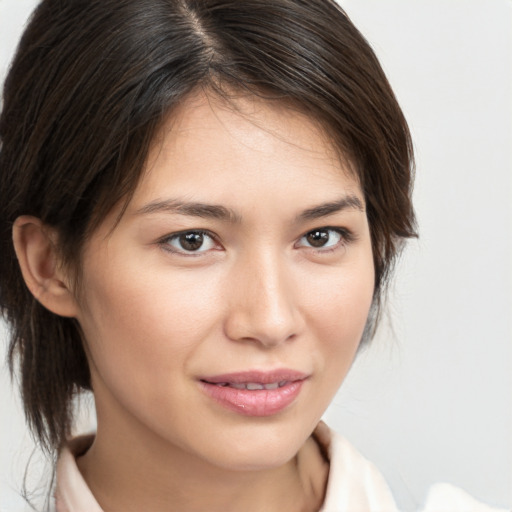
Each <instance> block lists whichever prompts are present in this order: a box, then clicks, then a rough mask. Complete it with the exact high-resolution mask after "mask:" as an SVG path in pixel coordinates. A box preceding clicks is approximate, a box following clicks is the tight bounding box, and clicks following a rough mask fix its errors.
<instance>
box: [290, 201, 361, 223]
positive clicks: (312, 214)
mask: <svg viewBox="0 0 512 512" xmlns="http://www.w3.org/2000/svg"><path fill="white" fill-rule="evenodd" d="M349 209H353V210H359V211H361V212H364V206H363V203H362V202H361V200H360V199H359V197H357V196H354V195H348V196H344V197H342V198H341V199H339V200H337V201H331V202H329V203H324V204H320V205H318V206H314V207H313V208H308V209H307V210H304V211H303V212H302V213H300V214H299V215H298V216H297V220H298V221H306V220H314V219H319V218H321V217H327V216H328V215H332V214H334V213H338V212H341V211H343V210H349Z"/></svg>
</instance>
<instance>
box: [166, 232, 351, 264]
mask: <svg viewBox="0 0 512 512" xmlns="http://www.w3.org/2000/svg"><path fill="white" fill-rule="evenodd" d="M325 231H327V232H334V233H336V234H337V235H339V236H340V240H339V242H337V243H336V244H335V245H333V246H332V247H327V248H325V247H318V248H316V247H313V246H299V247H305V248H306V249H309V250H311V251H313V252H314V253H317V254H328V253H332V252H335V251H336V250H338V249H340V248H342V247H346V246H347V245H349V244H350V243H352V242H354V241H355V240H356V236H355V234H354V233H353V232H351V231H350V230H348V229H346V228H339V227H333V226H322V227H319V228H314V229H310V230H309V231H307V232H306V233H304V234H303V235H301V236H300V237H299V239H298V241H297V242H296V243H295V245H294V247H295V246H296V245H297V244H298V242H299V241H300V240H302V239H303V238H305V237H306V236H308V235H310V234H311V233H314V232H325ZM189 234H190V235H192V234H193V235H202V236H203V237H208V238H210V239H211V241H212V243H215V244H218V245H220V243H219V242H218V238H217V236H216V235H214V234H213V233H212V232H210V231H207V230H203V229H189V230H185V231H179V232H176V233H172V234H170V235H166V236H165V237H163V238H161V239H160V240H159V241H158V245H159V246H160V247H162V249H163V250H164V251H167V252H170V253H172V254H178V255H180V256H185V257H198V256H201V255H203V254H205V253H207V252H209V250H210V249H207V250H202V251H187V250H185V249H181V250H180V249H175V248H172V247H171V245H170V242H171V241H173V240H178V239H179V237H181V236H183V235H189Z"/></svg>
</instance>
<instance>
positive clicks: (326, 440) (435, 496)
mask: <svg viewBox="0 0 512 512" xmlns="http://www.w3.org/2000/svg"><path fill="white" fill-rule="evenodd" d="M314 437H315V439H316V440H317V442H318V443H319V445H320V446H321V447H322V449H323V451H324V454H325V456H326V457H327V458H328V460H329V462H330V470H329V479H328V482H327V489H326V495H325V501H324V505H323V507H322V509H321V511H320V512H340V511H341V510H350V512H399V510H398V508H397V505H396V503H395V501H394V499H393V496H392V493H391V490H390V488H389V487H388V485H387V484H386V481H385V480H384V477H383V476H382V474H381V473H380V471H379V470H378V469H377V467H376V466H375V465H374V464H373V463H372V462H370V461H369V460H368V459H366V458H365V457H364V456H363V455H361V453H359V451H358V450H356V448H354V447H353V446H352V445H351V444H350V443H349V442H348V441H347V440H346V439H345V438H344V437H342V436H341V435H339V434H337V433H336V432H334V431H332V430H331V429H329V428H328V427H327V426H326V425H325V424H324V423H320V424H319V425H318V427H317V429H316V430H315V432H314ZM419 512H507V511H506V510H504V509H497V508H493V507H490V506H488V505H485V504H484V503H481V502H479V501H477V500H475V499H474V498H472V497H471V496H470V495H469V494H468V493H466V492H465V491H463V490H461V489H458V488H456V487H454V486H452V485H450V484H436V485H434V486H432V488H431V489H430V491H429V493H428V495H427V499H426V502H425V504H424V506H423V507H422V508H421V509H420V511H419Z"/></svg>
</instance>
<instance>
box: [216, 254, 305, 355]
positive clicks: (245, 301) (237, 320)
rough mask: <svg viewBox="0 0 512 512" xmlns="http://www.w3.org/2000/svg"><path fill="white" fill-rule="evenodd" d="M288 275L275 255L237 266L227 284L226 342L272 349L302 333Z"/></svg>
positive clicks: (250, 260)
mask: <svg viewBox="0 0 512 512" xmlns="http://www.w3.org/2000/svg"><path fill="white" fill-rule="evenodd" d="M291 274H292V273H291V271H290V269H287V268H286V265H284V263H283V262H281V261H279V257H278V256H277V255H271V254H266V255H262V256H253V257H251V258H248V261H245V262H239V264H238V265H237V266H236V269H235V270H234V271H233V274H232V276H231V279H230V284H229V286H230V293H229V299H228V302H229V311H228V313H227V316H226V319H225V333H226V335H227V336H228V338H230V339H232V340H235V341H250V342H254V343H258V344H259V345H261V346H263V347H268V348H271V347H275V346H277V345H279V344H281V343H283V342H286V341H290V340H292V339H294V338H295V337H297V336H298V335H299V334H300V333H301V331H302V328H303V321H302V316H301V314H300V309H299V307H298V300H297V294H296V293H294V286H293V277H292V275H291Z"/></svg>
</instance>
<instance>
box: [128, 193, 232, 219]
mask: <svg viewBox="0 0 512 512" xmlns="http://www.w3.org/2000/svg"><path fill="white" fill-rule="evenodd" d="M150 213H171V214H178V215H187V216H192V217H201V218H203V219H219V220H223V221H226V222H230V223H233V224H235V223H240V221H241V217H240V216H239V215H238V214H237V213H236V212H234V211H233V210H231V209H229V208H226V207H225V206H222V205H219V204H207V203H201V202H186V201H179V200H177V199H165V200H158V201H152V202H150V203H148V204H146V205H144V206H143V207H141V208H139V209H138V210H137V211H136V212H135V214H136V215H147V214H150Z"/></svg>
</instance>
